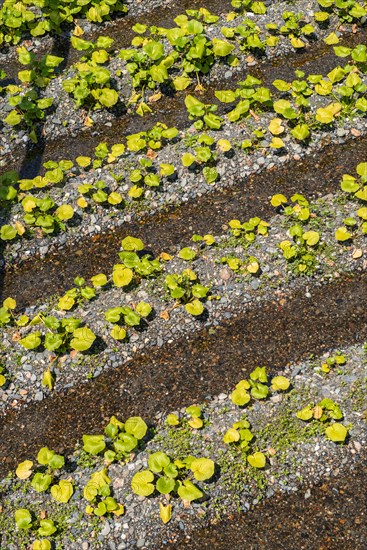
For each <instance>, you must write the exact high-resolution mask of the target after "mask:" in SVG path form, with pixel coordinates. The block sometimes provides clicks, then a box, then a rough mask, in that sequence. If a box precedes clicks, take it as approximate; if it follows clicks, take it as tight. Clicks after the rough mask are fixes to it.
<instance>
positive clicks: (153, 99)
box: [148, 92, 162, 103]
mask: <svg viewBox="0 0 367 550" xmlns="http://www.w3.org/2000/svg"><path fill="white" fill-rule="evenodd" d="M161 97H162V94H161V92H157V93H156V94H153V95H151V96H150V98H149V99H148V102H149V103H156V102H157V101H159V100H160V99H161Z"/></svg>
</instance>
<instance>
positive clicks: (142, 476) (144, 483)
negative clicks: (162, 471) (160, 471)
mask: <svg viewBox="0 0 367 550" xmlns="http://www.w3.org/2000/svg"><path fill="white" fill-rule="evenodd" d="M152 481H154V474H153V473H152V472H150V471H149V470H143V471H141V472H137V473H136V474H135V475H134V477H133V478H132V480H131V488H132V490H133V492H134V493H135V494H136V495H139V496H143V497H148V496H149V495H151V494H152V493H153V492H154V485H153V483H152Z"/></svg>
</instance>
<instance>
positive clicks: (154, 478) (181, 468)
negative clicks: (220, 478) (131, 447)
mask: <svg viewBox="0 0 367 550" xmlns="http://www.w3.org/2000/svg"><path fill="white" fill-rule="evenodd" d="M148 467H149V469H146V470H142V471H140V472H137V473H136V474H135V475H134V476H133V478H132V480H131V488H132V490H133V492H134V493H135V494H137V495H139V496H144V497H148V496H150V495H152V494H153V493H154V492H155V491H156V492H157V493H160V494H161V495H165V497H166V498H168V497H169V496H174V497H180V498H181V499H182V500H183V501H184V502H192V501H193V500H197V499H200V498H202V497H203V496H204V493H203V491H202V490H201V489H199V487H197V485H196V484H195V483H194V482H193V481H192V480H195V481H208V480H209V479H210V478H212V477H213V475H214V471H215V464H214V462H213V461H212V460H211V459H210V458H195V457H194V456H187V457H185V458H183V459H177V460H172V459H171V458H170V457H169V456H168V455H167V454H166V453H163V452H162V451H157V452H155V453H152V454H150V455H149V458H148ZM171 515H172V505H170V504H168V505H167V506H164V505H163V504H162V503H160V516H161V519H162V521H163V522H164V523H167V522H168V521H169V520H170V519H171Z"/></svg>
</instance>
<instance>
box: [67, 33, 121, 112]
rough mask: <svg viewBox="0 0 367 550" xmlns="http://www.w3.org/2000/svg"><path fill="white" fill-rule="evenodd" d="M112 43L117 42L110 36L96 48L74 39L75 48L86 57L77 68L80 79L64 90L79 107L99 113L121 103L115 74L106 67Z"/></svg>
mask: <svg viewBox="0 0 367 550" xmlns="http://www.w3.org/2000/svg"><path fill="white" fill-rule="evenodd" d="M112 43H113V39H112V38H109V37H108V36H100V37H99V38H98V40H97V42H96V43H95V44H93V43H92V42H89V41H88V40H83V39H81V38H77V37H72V44H73V46H74V47H75V48H76V49H78V50H84V51H85V52H86V53H85V55H84V56H83V57H82V58H81V60H80V61H79V62H77V63H75V65H73V71H74V72H76V75H75V76H72V77H71V78H67V79H66V80H64V81H63V83H62V87H63V89H64V90H65V91H66V92H68V93H70V94H72V95H73V98H74V100H75V104H76V106H77V107H82V106H83V107H84V106H85V107H88V108H93V109H94V110H96V109H101V108H104V107H107V108H110V107H113V106H114V105H116V103H117V102H118V99H119V96H118V93H117V91H116V90H115V89H113V88H112V85H111V72H110V70H109V69H108V68H107V67H104V66H103V65H105V64H106V63H107V62H108V61H109V59H110V55H109V53H108V51H107V49H108V48H110V47H111V45H112Z"/></svg>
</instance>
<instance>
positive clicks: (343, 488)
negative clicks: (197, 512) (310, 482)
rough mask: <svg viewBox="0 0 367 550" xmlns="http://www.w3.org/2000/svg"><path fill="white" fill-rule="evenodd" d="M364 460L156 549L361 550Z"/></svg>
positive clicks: (366, 528) (365, 536)
mask: <svg viewBox="0 0 367 550" xmlns="http://www.w3.org/2000/svg"><path fill="white" fill-rule="evenodd" d="M366 466H367V460H366V459H364V460H363V461H362V464H361V465H359V466H358V467H357V468H356V469H355V470H353V471H351V472H342V473H341V474H340V475H339V476H338V477H336V478H333V479H331V480H328V481H324V482H323V483H322V484H320V485H318V486H314V487H312V489H311V496H310V498H308V499H305V497H304V495H305V491H304V490H300V491H299V492H297V493H296V494H293V495H291V496H280V495H278V496H275V497H272V498H271V499H269V500H265V501H264V502H263V503H262V504H260V505H258V506H256V508H254V509H252V510H251V511H250V512H248V513H246V514H239V515H233V516H230V517H227V518H226V519H225V520H224V521H221V522H219V523H218V524H216V525H211V526H208V527H207V528H205V529H200V530H198V531H195V532H194V534H192V535H191V536H190V537H185V538H183V537H182V538H181V539H180V540H179V541H178V542H177V543H173V544H167V545H165V546H161V548H169V549H171V550H183V549H184V548H185V549H186V548H190V550H212V549H215V550H233V549H234V548H241V549H244V548H246V550H295V549H297V550H341V549H342V550H364V549H365V548H367V522H366V515H367V498H366V487H367V469H366Z"/></svg>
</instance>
